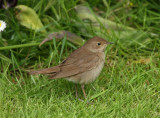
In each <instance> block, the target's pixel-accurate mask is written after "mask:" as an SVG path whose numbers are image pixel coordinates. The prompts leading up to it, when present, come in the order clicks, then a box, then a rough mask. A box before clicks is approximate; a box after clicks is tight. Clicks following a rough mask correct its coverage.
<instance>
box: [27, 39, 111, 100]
mask: <svg viewBox="0 0 160 118" xmlns="http://www.w3.org/2000/svg"><path fill="white" fill-rule="evenodd" d="M108 44H111V43H110V42H108V41H106V40H104V39H103V38H100V37H94V38H91V39H90V40H88V41H87V42H86V43H85V44H84V45H83V46H82V47H81V48H79V49H77V50H75V51H74V52H73V53H71V55H70V56H69V57H68V58H67V59H65V60H64V61H63V62H62V63H61V64H59V65H57V66H55V67H51V68H46V69H42V70H37V71H32V72H30V74H32V75H34V74H47V75H49V76H50V78H51V79H57V78H66V79H67V80H69V81H72V82H74V83H79V84H81V88H82V91H83V94H84V97H85V98H86V93H85V90H84V85H85V84H87V83H90V82H92V81H94V80H95V79H96V78H97V77H98V76H99V74H100V72H101V70H102V68H103V66H104V62H105V53H104V51H105V48H106V46H107V45H108ZM75 87H76V97H77V96H78V92H77V85H76V86H75Z"/></svg>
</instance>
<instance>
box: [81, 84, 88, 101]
mask: <svg viewBox="0 0 160 118" xmlns="http://www.w3.org/2000/svg"><path fill="white" fill-rule="evenodd" d="M81 88H82V91H83V94H84V97H85V98H87V96H86V93H85V90H84V84H82V85H81Z"/></svg>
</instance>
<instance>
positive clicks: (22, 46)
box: [0, 42, 52, 50]
mask: <svg viewBox="0 0 160 118" xmlns="http://www.w3.org/2000/svg"><path fill="white" fill-rule="evenodd" d="M51 43H52V42H47V43H45V44H51ZM39 44H40V43H28V44H20V45H11V46H5V47H0V50H9V49H15V48H24V47H31V46H38V45H39Z"/></svg>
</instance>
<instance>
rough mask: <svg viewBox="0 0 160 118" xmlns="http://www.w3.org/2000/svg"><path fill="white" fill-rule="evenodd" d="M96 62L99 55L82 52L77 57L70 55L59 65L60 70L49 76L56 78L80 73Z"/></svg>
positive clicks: (94, 65)
mask: <svg viewBox="0 0 160 118" xmlns="http://www.w3.org/2000/svg"><path fill="white" fill-rule="evenodd" d="M98 63H99V57H98V56H97V55H96V54H89V55H83V54H82V55H81V56H77V57H74V56H70V57H69V58H67V59H66V60H65V61H64V62H62V64H61V65H59V67H60V71H59V72H57V73H56V74H53V75H52V76H51V77H50V78H51V79H56V78H63V77H69V76H73V75H76V74H80V73H83V72H85V71H88V70H91V69H93V68H95V67H97V65H98Z"/></svg>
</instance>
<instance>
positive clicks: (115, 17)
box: [0, 0, 160, 118]
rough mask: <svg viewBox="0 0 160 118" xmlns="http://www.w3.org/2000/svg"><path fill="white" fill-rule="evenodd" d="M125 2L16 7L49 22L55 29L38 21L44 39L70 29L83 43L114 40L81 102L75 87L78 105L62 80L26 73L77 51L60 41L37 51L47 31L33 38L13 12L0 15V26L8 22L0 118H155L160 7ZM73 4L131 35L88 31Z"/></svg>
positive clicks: (1, 54)
mask: <svg viewBox="0 0 160 118" xmlns="http://www.w3.org/2000/svg"><path fill="white" fill-rule="evenodd" d="M130 2H131V3H129V2H127V1H125V0H122V1H118V0H112V1H111V0H107V1H105V0H103V1H101V0H94V2H93V1H92V0H89V1H88V2H87V3H86V2H81V1H78V0H76V1H73V0H70V3H69V2H68V1H67V0H59V1H58V0H57V1H56V0H55V1H53V4H52V6H49V7H48V10H46V9H47V5H48V2H46V0H28V1H27V2H26V0H20V1H19V3H18V4H24V5H27V6H29V7H31V8H33V9H34V10H35V11H36V13H37V14H38V15H39V16H40V19H41V20H42V19H43V18H44V15H49V16H51V17H52V18H53V19H54V21H53V23H52V22H51V23H50V24H45V23H44V22H43V24H44V25H45V26H46V30H47V31H48V32H49V33H51V32H56V31H61V30H68V31H70V32H73V33H75V34H76V35H78V36H82V37H83V38H84V39H86V40H87V39H89V38H90V37H93V36H95V35H99V36H102V37H104V38H106V39H108V40H109V41H111V42H114V45H112V46H109V47H107V49H106V63H105V66H104V68H103V70H102V72H101V74H100V76H99V77H98V78H97V79H96V81H95V82H93V83H92V84H88V85H86V86H85V90H86V93H87V99H84V98H83V93H82V91H81V88H80V85H79V86H78V89H79V91H78V92H79V98H81V99H84V101H79V100H77V99H76V97H75V88H74V84H73V83H71V82H68V81H66V80H65V79H56V80H49V79H48V78H47V76H43V75H39V76H30V75H29V74H28V73H27V72H28V71H30V70H32V69H40V68H46V67H51V66H54V65H57V64H59V63H60V62H61V61H63V59H65V58H66V57H67V56H68V55H69V54H70V53H71V52H72V51H73V50H75V49H76V48H78V47H79V46H76V45H74V44H73V43H71V42H69V41H67V40H66V38H63V39H62V40H58V41H55V40H53V41H51V42H49V43H46V44H45V45H42V46H41V47H38V45H39V43H40V42H41V41H42V40H43V39H44V37H46V36H47V35H48V33H40V32H38V33H35V32H34V31H32V30H30V29H27V28H25V27H23V26H21V25H20V24H19V22H18V21H17V20H16V18H15V17H14V11H13V9H10V10H9V11H5V10H0V20H1V19H2V20H4V21H6V22H7V28H6V30H5V31H4V32H2V33H0V34H1V37H0V49H1V51H0V72H1V73H0V117H1V118H18V117H19V118H22V117H27V118H35V117H37V118H40V117H42V118H44V117H45V118H53V117H58V118H59V117H69V118H70V117H74V118H77V117H78V118H81V117H82V118H83V117H95V118H99V117H102V118H105V117H107V118H108V117H109V118H112V117H117V118H119V117H123V118H132V117H136V118H143V117H146V118H159V117H160V63H159V61H160V54H159V50H160V38H159V37H160V35H159V34H160V29H159V26H160V10H159V8H160V4H159V1H158V0H155V1H146V0H141V1H139V0H133V1H132V0H131V1H130ZM51 3H52V2H51ZM51 3H50V4H51ZM79 4H85V5H87V6H88V7H90V9H94V10H93V11H94V12H95V13H100V16H102V17H103V18H107V19H109V20H111V21H114V22H117V23H119V24H123V25H125V26H130V27H132V28H134V29H135V30H137V31H136V32H135V33H133V34H132V35H130V32H127V33H124V32H121V31H116V30H113V29H109V33H108V31H107V30H106V29H105V28H104V26H103V25H104V24H103V23H101V25H102V27H101V28H100V29H97V28H94V27H92V26H90V25H86V24H85V23H84V22H85V21H82V20H81V19H80V18H78V17H77V16H76V12H75V11H74V7H75V6H76V5H79ZM132 4H133V6H132ZM106 6H107V7H106ZM95 8H98V10H95ZM87 22H88V21H87ZM97 22H100V21H97ZM117 32H118V33H117ZM151 34H155V35H156V36H153V35H151ZM23 46H24V47H23ZM28 46H29V47H28ZM88 101H89V102H90V103H92V104H88Z"/></svg>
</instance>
